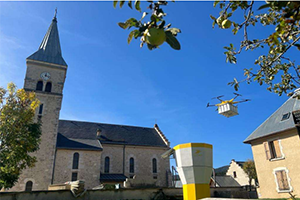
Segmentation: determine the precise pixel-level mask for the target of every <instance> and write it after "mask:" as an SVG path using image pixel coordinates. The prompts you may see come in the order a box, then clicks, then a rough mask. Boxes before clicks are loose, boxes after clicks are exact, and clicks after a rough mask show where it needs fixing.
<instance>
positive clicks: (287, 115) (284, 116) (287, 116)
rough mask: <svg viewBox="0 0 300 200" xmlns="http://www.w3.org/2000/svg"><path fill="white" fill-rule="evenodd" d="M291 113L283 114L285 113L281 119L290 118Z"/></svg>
mask: <svg viewBox="0 0 300 200" xmlns="http://www.w3.org/2000/svg"><path fill="white" fill-rule="evenodd" d="M290 115H291V113H290V112H288V113H285V114H283V115H282V118H281V121H284V120H287V119H289V118H290Z"/></svg>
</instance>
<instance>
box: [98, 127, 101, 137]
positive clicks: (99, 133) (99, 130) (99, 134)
mask: <svg viewBox="0 0 300 200" xmlns="http://www.w3.org/2000/svg"><path fill="white" fill-rule="evenodd" d="M101 132H102V131H101V129H99V128H98V129H97V137H98V138H99V137H100V136H101Z"/></svg>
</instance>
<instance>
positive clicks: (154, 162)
mask: <svg viewBox="0 0 300 200" xmlns="http://www.w3.org/2000/svg"><path fill="white" fill-rule="evenodd" d="M152 172H153V173H157V162H156V158H153V159H152Z"/></svg>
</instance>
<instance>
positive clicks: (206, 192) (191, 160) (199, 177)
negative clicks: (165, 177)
mask: <svg viewBox="0 0 300 200" xmlns="http://www.w3.org/2000/svg"><path fill="white" fill-rule="evenodd" d="M173 149H174V150H175V157H176V165H177V171H178V174H179V177H180V180H181V182H182V187H183V199H184V200H196V199H202V198H206V197H210V187H209V186H210V185H209V183H210V178H211V174H212V145H210V144H205V143H186V144H179V145H177V146H175V147H174V148H173Z"/></svg>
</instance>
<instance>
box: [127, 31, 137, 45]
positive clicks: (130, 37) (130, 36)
mask: <svg viewBox="0 0 300 200" xmlns="http://www.w3.org/2000/svg"><path fill="white" fill-rule="evenodd" d="M136 32H139V31H138V30H133V31H131V32H130V33H129V35H128V38H127V42H128V44H130V42H131V40H132V37H133V36H134V35H135V33H136Z"/></svg>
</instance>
